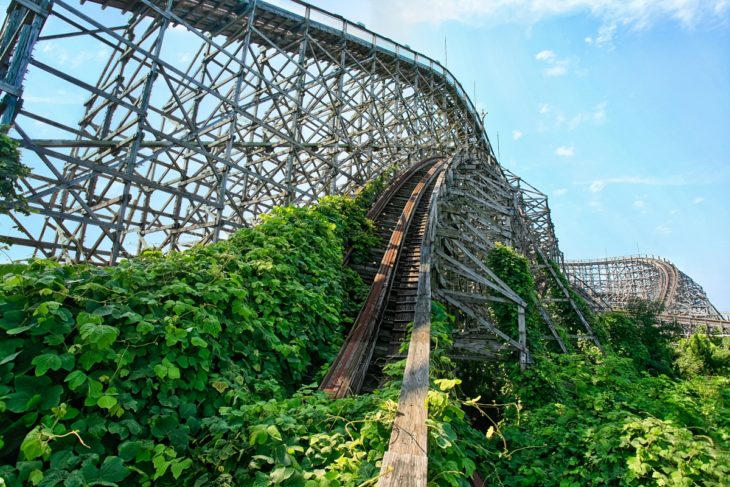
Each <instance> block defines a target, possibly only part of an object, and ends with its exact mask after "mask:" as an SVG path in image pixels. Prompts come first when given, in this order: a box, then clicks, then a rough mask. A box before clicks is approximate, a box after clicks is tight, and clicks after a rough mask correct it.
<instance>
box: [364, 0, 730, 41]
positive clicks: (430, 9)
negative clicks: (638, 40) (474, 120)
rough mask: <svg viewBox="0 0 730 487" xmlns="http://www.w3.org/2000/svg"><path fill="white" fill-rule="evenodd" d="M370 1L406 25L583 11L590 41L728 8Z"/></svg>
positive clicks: (560, 1) (710, 2)
mask: <svg viewBox="0 0 730 487" xmlns="http://www.w3.org/2000/svg"><path fill="white" fill-rule="evenodd" d="M374 3H375V6H374V8H375V10H376V11H378V10H379V8H380V7H382V8H383V10H381V11H388V12H392V16H389V21H391V22H396V23H405V24H411V25H412V24H420V23H426V24H441V23H444V22H461V23H464V24H469V25H496V24H505V23H526V24H534V23H536V22H539V21H541V20H545V19H547V18H551V17H558V16H565V15H570V14H576V13H583V12H587V13H588V14H589V15H591V16H592V17H594V18H596V19H599V20H601V21H603V23H604V26H605V28H604V29H603V31H601V30H600V29H599V32H598V33H597V35H596V37H595V38H591V39H592V41H593V42H595V43H599V42H606V43H608V42H610V39H612V37H613V34H614V33H615V29H613V28H612V26H614V25H615V26H625V27H628V28H636V29H643V28H647V27H649V26H651V25H653V24H654V23H656V22H658V21H661V20H667V19H669V20H673V21H676V22H678V23H679V24H681V25H682V26H683V27H685V28H692V27H695V26H696V25H697V24H698V23H700V22H702V21H705V20H711V21H714V20H716V19H718V18H720V19H722V18H723V17H725V16H727V15H728V13H729V12H730V2H728V0H654V1H650V0H632V1H627V0H375V1H374ZM386 7H387V10H386V9H385V8H386ZM376 30H377V29H376ZM599 39H600V40H599Z"/></svg>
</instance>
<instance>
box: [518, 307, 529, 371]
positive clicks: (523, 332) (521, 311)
mask: <svg viewBox="0 0 730 487" xmlns="http://www.w3.org/2000/svg"><path fill="white" fill-rule="evenodd" d="M517 332H518V333H519V342H520V345H521V346H522V350H520V370H523V371H524V370H525V369H526V368H527V361H528V355H527V326H526V325H525V307H524V306H519V305H518V306H517Z"/></svg>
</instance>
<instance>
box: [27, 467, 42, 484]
mask: <svg viewBox="0 0 730 487" xmlns="http://www.w3.org/2000/svg"><path fill="white" fill-rule="evenodd" d="M41 480H43V472H41V471H40V470H33V471H32V472H31V473H30V475H29V476H28V482H30V483H31V484H33V485H38V484H39V483H40V482H41Z"/></svg>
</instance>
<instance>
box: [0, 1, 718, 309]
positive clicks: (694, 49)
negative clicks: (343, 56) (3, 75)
mask: <svg viewBox="0 0 730 487" xmlns="http://www.w3.org/2000/svg"><path fill="white" fill-rule="evenodd" d="M272 1H275V0H272ZM313 3H314V4H315V5H318V6H321V7H323V8H325V9H327V10H330V11H333V12H336V13H339V14H341V15H344V16H345V17H347V18H348V19H350V20H353V21H356V22H363V23H364V24H365V25H366V26H367V27H368V28H370V29H372V30H374V31H376V32H378V33H380V34H383V35H386V36H389V37H391V38H393V39H394V40H396V41H398V42H401V43H405V44H409V45H410V46H411V47H412V48H414V49H416V50H417V51H420V52H422V53H424V54H427V55H429V56H431V57H433V58H435V59H438V60H440V61H442V62H444V61H447V62H446V63H445V64H447V66H448V68H449V69H450V70H451V71H452V73H454V75H455V76H456V77H457V78H458V79H459V80H460V81H461V83H462V85H463V86H464V88H465V89H466V90H467V91H468V92H469V95H470V96H471V97H472V98H473V99H475V102H476V104H477V107H478V108H479V109H485V110H486V111H488V115H487V117H486V126H487V130H488V133H489V136H490V138H491V140H492V142H493V143H494V144H495V146H496V145H497V141H499V144H498V145H499V155H500V159H501V162H502V163H503V164H504V165H505V166H506V167H507V168H509V169H510V170H511V171H513V172H514V173H516V174H518V175H519V176H521V177H523V178H524V179H526V180H527V181H528V182H530V183H531V184H533V185H534V186H536V187H537V188H539V189H541V190H542V191H544V192H545V193H547V194H548V196H549V198H550V205H551V207H552V210H553V220H554V222H555V225H556V231H557V235H558V238H559V239H560V246H561V248H562V250H563V251H564V252H565V255H566V258H568V259H583V258H591V257H606V256H619V255H631V254H636V253H637V252H640V253H641V254H649V255H657V256H662V257H665V258H667V259H669V260H671V261H673V262H674V263H675V264H677V266H678V267H679V268H680V269H681V270H683V271H684V272H686V273H687V274H689V275H690V276H691V277H692V278H694V279H695V280H696V281H697V282H698V283H699V284H700V285H702V286H703V287H704V288H705V290H706V291H707V292H708V295H709V297H710V299H711V300H712V301H713V303H715V305H716V306H717V307H718V308H720V310H721V311H730V284H729V282H730V280H729V279H728V278H727V277H726V276H728V275H730V258H728V251H729V250H730V226H729V225H728V221H729V219H728V216H727V209H728V208H730V192H728V186H729V185H730V137H728V135H729V134H730V0H704V1H703V0H662V1H655V0H631V1H628V0H626V1H624V0H358V1H356V2H354V1H353V2H344V1H341V0H339V1H338V0H316V1H314V2H313ZM7 4H8V2H7V0H0V8H1V9H2V11H3V12H4V11H5V8H6V6H7ZM84 8H85V9H96V7H95V6H94V5H91V4H87V6H85V7H84ZM97 10H98V9H97ZM94 15H100V16H105V17H106V16H110V17H115V16H118V14H115V13H114V12H113V11H112V9H108V10H106V11H103V12H102V11H98V13H96V14H94ZM46 27H47V29H46V33H48V31H49V29H50V30H53V29H54V28H57V27H56V26H54V25H51V26H46ZM178 34H179V33H175V35H178ZM179 35H181V36H182V35H183V34H179ZM444 39H446V46H447V53H448V59H447V60H446V59H445V56H444ZM76 42H80V41H78V40H69V41H68V42H67V43H61V42H53V43H47V44H45V45H44V46H41V47H40V48H39V49H37V50H36V53H35V54H34V55H35V56H36V58H38V59H40V60H41V61H46V62H50V61H51V60H52V61H53V62H54V63H56V64H58V65H60V66H63V67H64V69H72V70H73V71H74V72H75V73H76V74H77V75H79V74H81V75H82V77H83V76H86V75H87V74H88V77H89V79H88V81H89V82H92V83H93V82H94V80H95V77H96V73H97V72H98V66H99V65H100V63H102V62H103V60H104V59H106V57H107V56H108V51H106V50H105V48H101V49H99V48H95V50H94V49H92V48H88V49H86V48H84V46H78V45H76V44H74V43H76ZM178 55H180V56H183V57H184V55H185V53H178ZM179 61H180V62H181V63H184V62H185V61H186V60H185V59H183V58H182V57H181V58H180V59H179ZM26 95H27V96H26V104H27V106H29V107H30V106H35V107H36V108H37V107H39V106H42V107H43V109H44V110H47V114H48V116H49V117H50V118H54V117H70V118H71V119H74V120H78V119H79V118H80V116H81V114H82V111H83V106H82V101H83V99H84V95H83V93H75V92H73V90H72V87H69V86H61V85H58V86H56V85H54V84H51V82H50V81H49V80H47V79H40V78H38V77H34V76H33V73H30V74H29V76H28V82H27V89H26ZM52 135H53V134H50V133H48V134H45V133H43V134H42V133H38V134H35V136H36V137H51V136H52ZM26 162H28V163H31V164H32V163H33V161H32V160H31V159H30V158H28V159H26Z"/></svg>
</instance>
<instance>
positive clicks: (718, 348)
mask: <svg viewBox="0 0 730 487" xmlns="http://www.w3.org/2000/svg"><path fill="white" fill-rule="evenodd" d="M676 350H677V360H676V362H675V364H676V366H677V369H678V370H679V371H680V373H681V374H682V375H683V376H685V377H695V376H698V375H718V374H722V375H729V374H730V340H728V339H727V338H713V337H709V336H707V335H703V334H701V333H696V334H694V335H692V336H690V337H688V338H685V339H682V340H680V341H679V343H678V344H677V347H676Z"/></svg>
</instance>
